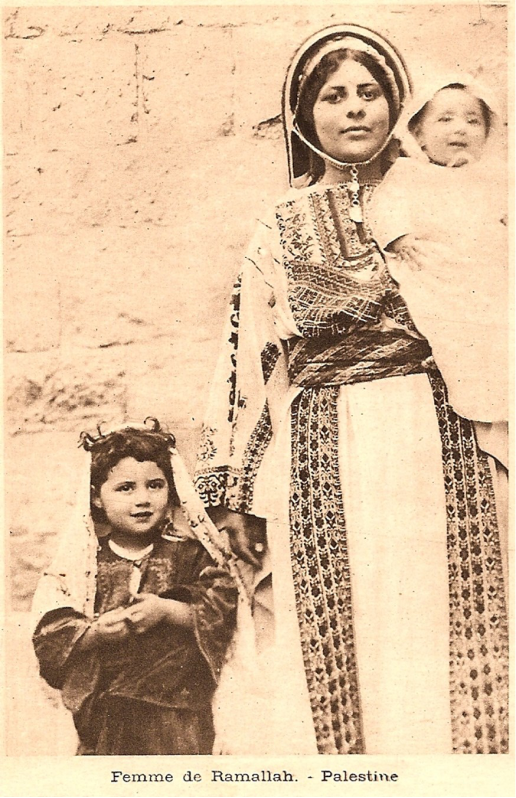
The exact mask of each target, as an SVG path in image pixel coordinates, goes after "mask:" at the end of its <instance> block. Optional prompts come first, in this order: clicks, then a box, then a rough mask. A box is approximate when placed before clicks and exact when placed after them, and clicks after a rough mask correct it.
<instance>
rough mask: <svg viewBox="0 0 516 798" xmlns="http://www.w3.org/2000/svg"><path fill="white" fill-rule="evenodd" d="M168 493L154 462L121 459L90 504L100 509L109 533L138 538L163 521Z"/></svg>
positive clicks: (151, 530) (165, 483)
mask: <svg viewBox="0 0 516 798" xmlns="http://www.w3.org/2000/svg"><path fill="white" fill-rule="evenodd" d="M168 493H169V490H168V483H167V480H166V478H165V475H164V473H163V471H162V470H161V468H160V467H159V466H158V465H157V464H156V463H154V462H152V461H145V462H143V463H140V462H138V460H135V459H134V457H124V459H123V460H120V461H119V462H118V463H117V464H116V465H115V466H113V468H112V469H111V471H110V472H109V474H108V478H107V480H106V481H105V482H104V483H103V485H102V486H101V488H100V490H99V491H98V492H97V493H96V494H95V495H94V497H93V503H94V505H95V507H98V508H99V509H102V510H104V512H105V514H106V517H107V520H108V522H109V524H110V526H111V529H112V534H113V533H114V534H115V535H117V534H118V535H119V536H123V537H125V538H127V537H128V538H138V537H142V536H144V535H148V534H149V533H150V532H153V531H154V530H155V529H156V528H157V527H159V525H160V524H161V523H162V522H163V521H164V520H165V516H166V514H167V510H168Z"/></svg>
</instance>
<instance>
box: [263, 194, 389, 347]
mask: <svg viewBox="0 0 516 798" xmlns="http://www.w3.org/2000/svg"><path fill="white" fill-rule="evenodd" d="M372 191H373V186H362V187H361V202H362V206H363V207H364V209H365V210H366V209H367V205H368V204H369V202H370V198H371V195H372ZM350 207H351V199H350V195H349V192H348V189H347V187H346V186H345V185H338V186H331V187H329V188H327V189H326V190H324V191H320V192H312V193H309V194H303V195H302V196H300V197H299V198H298V197H296V198H294V199H292V200H289V201H288V202H285V203H283V204H281V205H279V206H278V208H277V209H276V222H277V224H278V228H279V232H280V240H281V246H282V250H283V266H284V268H285V271H286V274H287V280H288V293H289V304H290V308H291V311H292V314H293V316H294V320H295V322H296V325H297V327H298V329H299V330H300V332H301V333H302V335H303V336H306V337H311V336H317V335H322V334H331V335H339V334H342V333H344V332H347V331H348V330H350V329H352V328H353V327H356V326H359V325H364V324H374V323H377V322H378V321H379V320H380V317H381V314H382V311H383V310H384V309H385V305H386V304H388V300H389V297H390V296H391V295H392V294H393V293H395V292H396V285H395V283H394V282H393V280H392V278H391V277H390V275H389V274H388V272H387V270H386V268H385V264H384V261H383V258H382V256H381V254H380V252H379V250H378V248H377V246H376V244H375V242H374V240H373V235H372V232H371V230H370V229H369V227H368V225H367V221H364V223H363V224H356V223H355V222H353V221H352V220H351V219H350Z"/></svg>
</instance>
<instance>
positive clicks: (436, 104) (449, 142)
mask: <svg viewBox="0 0 516 798" xmlns="http://www.w3.org/2000/svg"><path fill="white" fill-rule="evenodd" d="M415 136H416V138H417V140H418V142H419V145H420V146H421V147H422V149H424V151H425V152H426V154H427V155H428V157H429V158H431V160H432V161H434V162H435V163H438V164H440V165H441V166H454V165H459V164H460V163H461V162H462V163H466V162H467V161H469V160H474V161H478V159H479V158H480V157H481V155H482V151H483V149H484V144H485V141H486V138H487V130H486V123H485V121H484V116H483V113H482V106H481V104H480V101H479V100H478V99H477V97H473V95H472V94H469V92H467V91H466V90H464V89H441V91H438V92H437V94H435V95H434V97H433V98H432V99H431V100H430V102H429V103H427V105H426V108H425V110H424V113H423V119H422V121H421V122H420V124H419V126H418V127H417V129H416V130H415Z"/></svg>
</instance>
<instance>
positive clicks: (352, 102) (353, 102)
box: [346, 97, 365, 118]
mask: <svg viewBox="0 0 516 798" xmlns="http://www.w3.org/2000/svg"><path fill="white" fill-rule="evenodd" d="M364 106H365V104H364V101H363V100H362V99H361V98H360V97H349V98H348V100H347V103H346V115H347V116H350V117H352V118H355V117H362V116H364V114H365V107H364Z"/></svg>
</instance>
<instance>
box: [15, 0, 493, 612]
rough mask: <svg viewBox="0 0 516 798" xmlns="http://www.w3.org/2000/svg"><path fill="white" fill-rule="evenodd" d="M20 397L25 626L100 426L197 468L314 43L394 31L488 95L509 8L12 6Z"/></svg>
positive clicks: (19, 531) (19, 585)
mask: <svg viewBox="0 0 516 798" xmlns="http://www.w3.org/2000/svg"><path fill="white" fill-rule="evenodd" d="M3 16H4V84H3V86H4V148H5V158H4V166H5V173H4V211H5V232H6V235H5V243H4V252H5V308H4V318H5V342H6V356H5V384H6V407H7V435H6V458H7V459H6V462H7V476H6V488H7V514H8V521H9V535H10V542H11V545H10V547H9V562H10V568H11V576H12V579H11V584H12V609H13V610H25V609H27V608H28V606H29V603H30V598H31V596H32V593H33V590H34V586H35V583H36V580H37V576H38V573H39V571H40V569H41V568H42V567H43V566H44V565H45V564H46V563H47V562H48V560H49V558H50V556H51V553H52V546H53V541H54V539H55V535H56V533H57V532H58V531H59V530H60V529H61V528H62V526H63V524H64V523H66V520H67V518H68V516H69V513H70V508H71V505H72V503H73V498H74V488H75V483H76V475H77V471H78V469H79V468H80V465H81V462H82V460H83V455H82V454H81V452H80V451H79V450H77V447H76V441H77V438H78V434H79V432H80V431H81V430H83V429H89V430H94V429H95V425H96V423H97V422H98V421H106V422H111V421H122V420H125V419H127V418H132V419H143V418H144V417H145V416H147V415H156V416H158V418H160V419H162V420H163V421H165V422H167V423H168V424H169V426H170V428H171V429H173V430H174V431H175V432H176V434H177V437H178V441H179V444H180V446H181V448H182V450H183V452H184V453H185V455H186V457H187V460H188V463H189V464H190V465H191V464H192V463H193V456H194V451H195V447H196V443H197V436H198V432H199V428H200V423H201V420H202V415H203V409H204V404H205V401H206V396H207V389H208V384H209V379H210V374H211V372H212V368H213V362H214V358H215V355H216V352H217V342H218V338H219V335H220V328H221V324H222V318H223V315H224V309H225V302H226V298H227V295H228V291H229V288H230V285H231V282H232V279H233V276H234V274H235V272H236V270H237V269H238V264H239V261H240V260H241V258H242V256H243V252H244V248H245V244H246V240H247V239H248V237H249V236H250V234H251V232H252V230H253V228H254V225H255V220H256V218H257V217H258V216H259V215H260V214H261V212H262V211H263V209H264V208H265V207H266V206H267V205H268V203H269V202H270V201H271V200H272V199H274V198H276V197H277V196H278V195H281V193H282V192H283V191H284V190H285V189H286V187H287V184H286V163H285V155H284V147H283V142H282V130H281V125H280V123H279V120H278V114H279V113H280V104H281V87H282V81H283V77H284V74H285V70H286V67H287V65H288V63H289V59H290V57H291V55H292V53H293V52H294V50H295V49H296V47H297V46H298V45H299V44H300V43H301V42H302V41H303V40H304V39H305V38H307V37H308V36H309V35H310V34H311V33H313V32H314V31H316V30H318V29H319V28H322V27H324V26H326V25H331V24H336V23H338V22H341V21H353V22H355V23H357V24H364V25H367V26H371V27H373V28H375V29H377V30H378V31H380V32H383V33H384V34H385V35H386V36H387V37H388V38H389V39H391V40H392V42H393V43H394V44H396V45H397V46H398V47H399V49H400V50H401V51H402V52H403V54H404V55H405V57H406V60H407V62H408V64H409V67H410V68H411V69H412V70H414V71H415V73H417V72H418V71H419V67H421V66H423V67H424V69H425V70H426V71H428V70H431V69H433V68H434V67H436V66H438V67H439V68H441V67H446V68H448V69H452V70H457V69H459V70H466V71H469V72H473V73H475V74H482V73H483V74H482V77H483V78H484V79H485V80H486V81H487V82H489V83H491V84H492V85H493V86H494V87H495V89H496V91H497V93H498V97H499V101H500V104H501V108H502V115H503V118H504V119H505V114H506V85H507V75H506V71H507V54H506V36H507V33H506V32H507V9H506V7H505V6H504V5H501V4H491V5H481V6H479V5H478V4H476V3H475V4H471V5H455V4H453V5H452V4H445V5H417V6H403V5H400V6H393V5H378V6H369V5H365V4H359V5H358V6H357V5H350V6H343V5H318V6H315V5H314V6H277V7H276V6H242V7H239V6H218V7H217V6H213V7H202V6H197V7H196V6H189V7H180V6H177V7H170V6H169V7H159V6H153V7H143V8H136V7H134V8H128V7H122V6H111V7H106V8H101V7H99V8H96V7H88V8H85V7H82V8H81V7H62V8H50V7H47V8H43V7H39V8H36V7H33V8H31V7H24V8H20V9H7V10H5V9H4V12H3Z"/></svg>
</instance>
